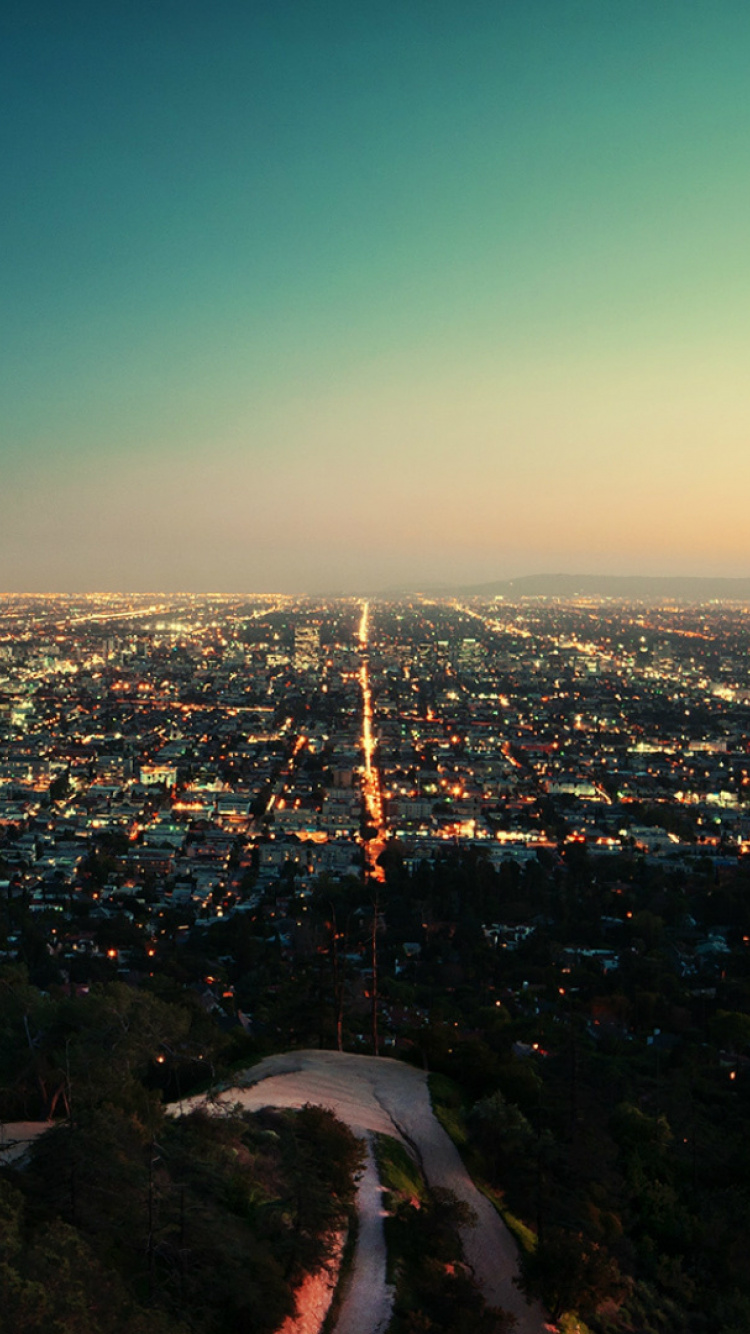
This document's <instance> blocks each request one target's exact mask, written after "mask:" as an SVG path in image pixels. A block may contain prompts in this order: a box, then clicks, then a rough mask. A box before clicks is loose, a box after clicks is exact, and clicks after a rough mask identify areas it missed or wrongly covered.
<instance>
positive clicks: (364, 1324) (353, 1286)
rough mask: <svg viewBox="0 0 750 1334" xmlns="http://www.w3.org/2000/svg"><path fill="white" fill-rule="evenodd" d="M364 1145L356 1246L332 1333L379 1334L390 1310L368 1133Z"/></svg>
mask: <svg viewBox="0 0 750 1334" xmlns="http://www.w3.org/2000/svg"><path fill="white" fill-rule="evenodd" d="M366 1142H367V1160H366V1162H365V1170H364V1172H363V1174H362V1177H361V1180H360V1183H359V1189H358V1191H357V1216H358V1231H357V1245H356V1249H355V1252H354V1262H353V1264H352V1268H351V1272H350V1274H349V1276H348V1278H347V1280H346V1285H345V1291H344V1300H343V1302H342V1304H341V1308H340V1310H339V1316H338V1320H337V1321H336V1328H335V1331H334V1334H383V1331H384V1330H386V1329H387V1328H388V1325H389V1323H390V1319H391V1312H392V1310H393V1297H394V1291H393V1288H392V1287H390V1286H389V1285H388V1284H387V1283H386V1249H385V1232H384V1230H383V1188H382V1186H381V1184H380V1179H379V1177H378V1169H377V1165H376V1163H375V1158H374V1157H373V1152H372V1143H371V1140H370V1135H369V1134H368V1135H367V1136H366ZM365 1311H366V1312H367V1319H366V1320H365V1319H364V1317H363V1314H362V1313H363V1312H365Z"/></svg>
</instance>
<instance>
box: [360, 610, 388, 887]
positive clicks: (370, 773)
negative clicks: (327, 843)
mask: <svg viewBox="0 0 750 1334" xmlns="http://www.w3.org/2000/svg"><path fill="white" fill-rule="evenodd" d="M369 629H370V604H369V602H365V603H363V605H362V616H361V619H360V622H359V629H358V631H357V638H358V639H359V643H360V648H361V649H362V650H363V651H366V649H367V642H368V635H369ZM359 684H360V689H361V691H362V751H363V753H364V757H365V773H364V781H363V783H362V796H363V797H364V802H365V806H366V808H367V815H368V818H369V821H370V823H371V824H373V825H374V826H375V828H376V829H377V837H376V838H374V839H370V840H368V842H367V843H366V844H365V856H366V858H367V863H368V869H369V872H370V875H372V876H373V877H374V878H375V879H376V880H384V879H385V874H384V872H383V868H382V867H381V866H378V864H377V859H378V857H379V855H380V853H381V852H382V850H383V848H384V847H385V827H384V823H383V800H382V797H381V794H380V775H379V773H378V771H377V769H376V768H375V766H374V765H373V762H372V757H373V753H374V750H375V738H374V736H373V734H372V692H371V690H370V672H369V668H368V663H367V659H366V658H365V659H364V661H363V663H362V666H361V667H360V670H359Z"/></svg>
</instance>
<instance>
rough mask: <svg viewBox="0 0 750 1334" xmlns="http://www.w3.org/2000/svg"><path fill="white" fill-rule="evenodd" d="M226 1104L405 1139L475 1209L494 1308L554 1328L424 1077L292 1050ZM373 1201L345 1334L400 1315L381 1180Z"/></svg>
mask: <svg viewBox="0 0 750 1334" xmlns="http://www.w3.org/2000/svg"><path fill="white" fill-rule="evenodd" d="M198 1101H199V1100H198V1099H195V1100H193V1102H194V1103H196V1102H198ZM220 1101H221V1102H224V1103H226V1104H229V1105H230V1106H231V1105H232V1104H233V1103H237V1102H239V1103H241V1104H242V1106H243V1107H247V1108H248V1109H251V1110H257V1109H258V1108H259V1107H301V1106H303V1105H304V1104H305V1103H307V1102H310V1103H317V1104H319V1105H322V1106H325V1107H330V1108H331V1110H332V1111H333V1112H335V1113H336V1115H337V1116H338V1117H340V1119H341V1120H342V1121H345V1122H346V1123H347V1125H349V1126H351V1128H352V1130H354V1131H355V1133H357V1134H360V1135H363V1136H366V1135H367V1132H368V1131H376V1132H378V1131H379V1132H382V1133H383V1134H387V1135H394V1136H396V1137H397V1138H398V1139H401V1140H403V1141H404V1142H405V1143H406V1144H407V1145H408V1146H409V1147H410V1148H411V1149H412V1151H413V1152H414V1153H415V1154H416V1156H417V1158H418V1159H419V1160H420V1162H421V1165H422V1167H423V1170H424V1173H425V1176H426V1178H427V1181H428V1182H429V1184H430V1185H431V1186H439V1187H443V1188H445V1189H448V1190H452V1191H453V1193H454V1194H455V1195H456V1196H457V1197H458V1198H459V1199H460V1200H463V1201H465V1203H466V1204H468V1205H469V1207H470V1208H471V1209H472V1210H473V1211H474V1214H475V1215H476V1218H477V1222H476V1225H475V1226H474V1227H467V1228H464V1229H462V1241H463V1244H464V1250H465V1253H466V1259H467V1261H468V1263H469V1264H470V1266H471V1268H472V1270H473V1271H474V1276H475V1279H476V1281H477V1283H478V1284H479V1287H480V1288H481V1290H482V1292H483V1293H484V1296H485V1297H486V1299H487V1301H488V1302H490V1303H491V1305H493V1306H502V1307H504V1308H505V1309H506V1310H508V1311H512V1312H513V1314H514V1315H515V1316H516V1319H517V1321H518V1324H517V1327H516V1334H543V1332H544V1331H545V1330H546V1329H549V1328H550V1327H549V1325H546V1324H545V1316H544V1313H543V1311H542V1309H541V1307H539V1306H538V1305H536V1304H532V1305H528V1304H527V1303H526V1301H525V1300H524V1298H523V1296H522V1294H521V1293H520V1292H519V1290H518V1288H517V1287H516V1286H515V1284H514V1282H513V1280H514V1278H515V1277H516V1275H517V1273H518V1256H517V1250H516V1245H515V1242H514V1241H513V1238H512V1237H511V1235H510V1233H509V1232H508V1229H507V1228H506V1226H505V1224H504V1223H503V1221H502V1219H501V1218H500V1217H499V1215H498V1214H497V1213H496V1211H495V1209H493V1207H492V1205H491V1204H490V1203H489V1201H488V1200H486V1199H485V1198H484V1196H483V1195H481V1194H480V1193H479V1191H478V1190H477V1189H476V1187H475V1185H474V1183H473V1182H472V1180H471V1178H470V1177H469V1175H468V1173H467V1171H466V1169H465V1167H464V1165H463V1162H462V1161H461V1157H460V1155H459V1153H458V1150H457V1149H456V1147H455V1145H454V1144H453V1142H452V1141H451V1139H450V1138H449V1137H448V1135H447V1134H446V1133H445V1131H444V1130H443V1128H442V1126H441V1125H440V1123H439V1122H438V1121H437V1119H436V1118H435V1115H434V1113H433V1111H432V1107H431V1105H430V1097H429V1092H428V1089H427V1077H426V1075H425V1074H424V1072H423V1071H421V1070H415V1069H414V1067H413V1066H409V1065H405V1064H403V1063H402V1062H401V1061H394V1060H390V1059H388V1058H385V1057H379V1058H377V1057H373V1056H355V1055H352V1054H350V1053H348V1052H334V1051H299V1052H289V1053H286V1054H284V1055H280V1056H269V1057H267V1058H266V1060H264V1061H262V1062H261V1063H260V1064H259V1065H257V1066H253V1067H252V1069H250V1070H248V1071H247V1072H246V1073H245V1074H244V1075H243V1076H241V1077H240V1078H239V1080H238V1086H237V1087H234V1088H231V1089H227V1090H226V1091H225V1092H224V1093H222V1095H221V1098H220ZM185 1106H187V1103H186V1104H185ZM365 1195H366V1196H367V1200H368V1202H367V1204H366V1208H367V1210H368V1213H367V1223H366V1226H365V1227H364V1228H363V1231H362V1237H361V1245H360V1247H358V1250H357V1252H356V1253H355V1261H354V1265H353V1274H352V1280H351V1286H350V1294H349V1295H350V1298H351V1300H350V1301H349V1302H348V1305H347V1302H345V1304H344V1307H343V1308H342V1312H341V1318H342V1319H343V1318H344V1315H346V1321H347V1323H346V1324H344V1325H342V1324H341V1322H339V1324H338V1326H337V1329H336V1334H354V1332H355V1331H356V1334H381V1332H382V1330H383V1329H384V1328H385V1327H386V1326H385V1325H384V1324H383V1323H382V1322H383V1319H384V1314H385V1313H386V1311H387V1310H389V1309H390V1308H389V1306H388V1302H389V1301H390V1295H389V1293H388V1290H387V1287H386V1282H385V1247H384V1244H383V1243H382V1214H380V1211H379V1208H378V1204H377V1198H376V1197H375V1198H374V1199H373V1195H372V1181H371V1178H370V1180H369V1181H368V1185H367V1187H366V1190H365ZM361 1203H364V1201H363V1202H361ZM365 1267H367V1276H366V1277H365ZM357 1293H361V1294H362V1296H361V1297H359V1296H356V1295H355V1294H357ZM360 1301H361V1302H362V1305H360Z"/></svg>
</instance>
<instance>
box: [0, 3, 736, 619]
mask: <svg viewBox="0 0 750 1334" xmlns="http://www.w3.org/2000/svg"><path fill="white" fill-rule="evenodd" d="M0 24H1V25H2V42H0V60H1V61H2V65H3V86H4V89H5V99H4V100H5V108H4V114H3V117H2V121H1V122H0V135H1V136H2V141H3V159H4V183H5V193H6V198H7V199H8V200H10V201H11V206H9V207H6V209H4V210H3V214H2V218H1V219H0V256H1V257H2V258H1V259H0V264H1V265H2V275H3V276H2V282H3V312H4V319H3V326H2V358H1V359H0V381H1V383H2V396H3V404H4V408H3V427H2V435H1V436H0V469H1V475H2V496H3V523H2V529H1V530H0V570H1V571H2V573H1V574H0V587H3V588H4V589H6V590H18V591H48V590H59V591H66V590H68V591H70V590H86V589H99V590H108V589H109V590H113V589H129V590H139V589H141V590H143V589H152V588H162V589H165V590H170V589H172V590H175V589H194V590H196V591H200V590H206V589H212V590H216V591H222V590H223V591H233V590H234V591H236V590H264V589H265V590H268V589H273V590H277V591H280V592H283V591H299V592H319V591H321V590H323V591H327V590H331V591H342V592H351V591H358V590H361V589H365V590H367V589H382V588H387V587H389V586H405V585H411V586H414V584H415V583H416V584H419V583H428V582H430V581H443V582H451V583H454V584H456V583H460V582H461V581H464V582H467V581H481V580H490V579H499V578H511V577H515V576H519V575H525V574H532V573H536V572H543V571H549V572H554V571H568V572H581V573H586V572H589V573H594V572H598V573H601V572H605V573H612V574H639V573H640V574H653V575H665V574H686V575H713V576H716V575H724V576H744V575H747V574H748V564H747V542H746V538H747V518H746V495H747V484H748V481H749V480H750V463H748V450H747V439H748V434H749V431H750V402H749V401H748V395H747V392H746V375H745V374H744V372H745V366H746V348H747V337H748V319H749V317H748V311H749V310H750V303H749V302H748V276H749V275H748V263H747V240H746V227H747V223H746V220H747V214H748V208H747V204H748V199H747V195H748V181H750V171H749V170H748V168H749V166H750V163H749V162H748V156H749V155H750V134H748V128H749V127H748V119H749V117H750V108H749V106H748V96H747V59H746V53H747V49H748V40H749V39H750V12H748V10H747V7H746V6H744V5H742V4H739V3H732V2H731V0H721V2H720V3H713V4H711V5H708V4H702V3H699V4H695V5H690V6H685V5H684V4H678V3H676V0H665V2H664V3H661V4H659V5H658V6H654V5H653V4H651V3H648V2H647V0H628V3H627V4H624V3H613V4H607V5H602V4H601V3H594V0H581V2H580V3H569V4H560V3H559V0H534V2H533V3H529V4H523V5H521V4H507V3H506V4H499V3H494V4H491V3H477V2H476V0H469V2H468V3H464V4H461V5H460V6H459V5H457V4H455V3H434V0H430V2H429V3H427V0H415V2H414V3H410V4H408V5H403V4H396V3H393V2H390V3H379V4H378V5H374V4H372V3H367V2H364V3H360V4H357V5H351V4H345V3H334V2H333V0H326V2H323V0H321V2H320V3H317V4H314V5H309V4H308V5H303V4H301V3H279V2H278V0H275V3H266V2H263V0H258V2H256V3H254V4H252V5H242V4H238V3H236V0H219V3H217V4H214V5H211V6H210V7H209V6H208V5H205V4H199V3H195V0H187V2H186V3H181V4H180V5H176V4H172V3H163V4H160V5H159V6H151V5H145V4H143V3H137V2H136V3H131V4H128V5H127V6H115V5H104V6H101V5H94V4H90V3H82V2H80V3H72V4H69V5H66V6H64V7H62V8H61V7H59V6H57V5H51V4H47V3H43V0H42V2H40V3H30V0H24V3H23V4H11V3H9V4H6V5H5V6H4V7H3V17H2V19H0Z"/></svg>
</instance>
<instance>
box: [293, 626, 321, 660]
mask: <svg viewBox="0 0 750 1334" xmlns="http://www.w3.org/2000/svg"><path fill="white" fill-rule="evenodd" d="M319 656H320V630H319V628H318V626H317V625H298V626H297V628H296V630H295V631H294V670H295V671H296V672H314V671H315V669H316V668H317V666H318V658H319Z"/></svg>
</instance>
